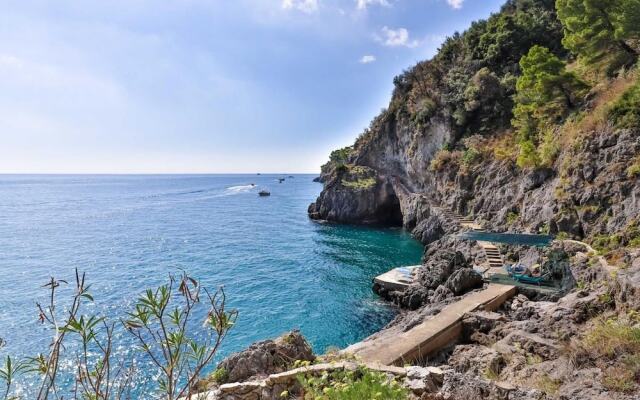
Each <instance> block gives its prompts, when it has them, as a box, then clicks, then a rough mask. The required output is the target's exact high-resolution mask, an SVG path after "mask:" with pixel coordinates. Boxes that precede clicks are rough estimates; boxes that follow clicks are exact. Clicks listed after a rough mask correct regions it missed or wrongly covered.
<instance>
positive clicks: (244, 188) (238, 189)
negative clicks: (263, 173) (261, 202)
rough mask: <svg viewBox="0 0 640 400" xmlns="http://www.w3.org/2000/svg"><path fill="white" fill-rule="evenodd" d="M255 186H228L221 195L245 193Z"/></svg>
mask: <svg viewBox="0 0 640 400" xmlns="http://www.w3.org/2000/svg"><path fill="white" fill-rule="evenodd" d="M256 187H257V186H255V185H239V186H230V187H228V188H227V189H226V190H225V191H224V194H223V195H225V196H231V195H234V194H240V193H246V192H249V191H251V190H252V189H255V188H256Z"/></svg>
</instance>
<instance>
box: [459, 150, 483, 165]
mask: <svg viewBox="0 0 640 400" xmlns="http://www.w3.org/2000/svg"><path fill="white" fill-rule="evenodd" d="M481 158H482V155H481V154H480V152H479V151H478V150H476V148H475V147H470V148H468V149H467V150H465V152H464V153H463V154H462V165H464V166H465V167H470V166H472V165H473V164H475V163H476V162H478V161H480V159H481Z"/></svg>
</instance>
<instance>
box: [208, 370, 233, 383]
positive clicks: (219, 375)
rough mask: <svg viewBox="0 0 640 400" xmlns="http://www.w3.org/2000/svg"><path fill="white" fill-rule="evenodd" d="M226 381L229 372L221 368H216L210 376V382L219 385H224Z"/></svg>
mask: <svg viewBox="0 0 640 400" xmlns="http://www.w3.org/2000/svg"><path fill="white" fill-rule="evenodd" d="M227 379H229V371H227V370H226V369H225V368H222V367H220V368H217V369H216V370H215V371H213V373H212V374H211V380H212V381H214V382H215V383H217V384H219V385H221V384H223V383H226V382H227Z"/></svg>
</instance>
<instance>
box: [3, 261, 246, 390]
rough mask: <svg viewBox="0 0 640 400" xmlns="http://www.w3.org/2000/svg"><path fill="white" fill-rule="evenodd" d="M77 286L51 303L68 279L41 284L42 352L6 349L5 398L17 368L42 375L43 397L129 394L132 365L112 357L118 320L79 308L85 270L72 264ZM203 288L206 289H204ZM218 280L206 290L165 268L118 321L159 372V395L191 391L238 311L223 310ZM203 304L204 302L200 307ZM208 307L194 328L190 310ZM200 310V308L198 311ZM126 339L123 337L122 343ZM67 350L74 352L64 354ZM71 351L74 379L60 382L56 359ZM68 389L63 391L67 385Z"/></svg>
mask: <svg viewBox="0 0 640 400" xmlns="http://www.w3.org/2000/svg"><path fill="white" fill-rule="evenodd" d="M75 279H76V282H75V291H74V295H73V297H72V301H71V305H70V306H69V307H68V308H66V309H65V310H64V311H62V312H59V311H58V310H57V291H58V289H59V288H60V287H61V286H62V285H64V284H67V282H66V281H63V280H56V279H55V278H51V279H50V281H49V282H48V283H47V284H46V285H44V287H45V288H47V289H48V291H49V297H48V298H49V301H48V304H47V305H42V304H40V303H37V308H38V311H39V319H40V321H41V322H42V323H43V324H45V325H48V326H49V327H50V328H51V329H52V330H53V332H54V335H53V338H52V341H51V343H50V347H49V348H50V351H49V353H48V354H38V355H37V356H35V357H33V358H29V359H26V360H20V361H14V360H13V359H11V358H10V357H7V359H6V361H5V363H4V366H3V367H2V368H0V382H4V386H5V394H4V397H3V398H4V399H5V400H8V399H11V400H13V399H19V398H20V397H19V396H17V395H15V394H12V393H13V392H12V390H13V388H12V385H13V383H14V382H15V379H16V378H17V377H18V376H19V375H22V374H26V373H36V374H38V375H40V377H41V383H40V385H39V387H38V389H37V394H36V398H37V399H38V400H46V399H48V398H50V397H53V398H55V399H63V398H73V399H86V400H121V399H131V398H132V397H131V389H132V386H133V385H132V379H133V376H134V373H135V370H134V361H133V360H132V359H127V358H122V357H115V356H114V353H113V348H114V347H115V346H116V343H114V340H115V339H116V336H115V335H114V332H115V330H116V328H117V326H119V325H120V324H117V323H113V322H112V323H108V322H107V321H106V319H105V318H104V317H101V316H97V315H82V314H81V308H82V306H83V305H84V304H85V303H87V302H93V296H92V295H91V294H90V292H89V289H90V286H89V285H86V283H85V275H84V274H82V275H80V274H79V273H78V272H77V271H76V276H75ZM202 294H204V295H202ZM225 306H226V296H225V294H224V290H223V289H222V288H220V289H218V290H217V291H216V292H214V293H213V294H211V293H210V292H209V291H207V290H206V289H204V288H201V287H200V285H199V283H198V281H196V280H195V279H193V278H191V277H189V276H188V275H187V274H184V273H183V274H182V275H180V276H177V277H176V276H174V275H170V276H169V283H168V284H167V285H163V286H160V287H159V288H158V289H156V290H151V289H149V290H147V291H146V292H145V295H144V296H142V297H140V298H139V299H138V300H137V302H136V304H135V306H134V311H132V312H130V313H128V316H129V319H127V320H126V321H122V326H124V328H126V330H127V331H128V332H130V333H131V335H132V336H133V337H134V338H136V340H137V341H138V342H139V344H140V348H141V350H142V351H143V353H145V354H146V355H147V356H148V357H149V358H150V359H151V361H152V363H153V364H154V365H155V366H156V367H157V368H158V372H159V374H160V376H161V378H160V379H159V380H158V387H157V388H156V390H157V392H159V393H158V395H159V398H163V399H167V400H175V399H178V398H181V397H184V398H187V399H190V398H192V396H193V395H194V390H195V387H196V385H195V383H196V381H197V380H198V379H199V377H200V375H201V374H202V372H203V370H204V369H205V368H206V367H207V366H208V365H209V364H210V363H211V361H212V360H213V358H214V356H215V354H216V353H217V351H218V350H219V348H220V345H221V344H222V341H223V340H224V338H225V336H226V335H227V333H228V332H229V330H230V329H231V328H232V327H233V325H234V323H235V320H236V318H237V311H235V310H232V311H230V312H227V311H226V309H225ZM199 309H203V310H199ZM201 312H204V314H206V321H205V324H204V329H198V331H197V332H195V333H194V332H192V330H193V327H194V325H195V321H193V320H194V318H196V315H199V314H198V313H201ZM200 315H201V314H200ZM121 345H122V346H127V345H128V344H127V343H123V344H121ZM67 351H71V352H72V353H73V354H69V355H66V354H64V353H65V352H67ZM68 357H71V358H72V359H73V360H74V361H75V363H74V364H75V368H74V371H73V381H72V382H74V385H73V387H71V388H69V387H68V386H67V387H61V384H60V382H61V381H62V380H64V381H65V382H70V380H68V378H69V377H68V376H64V377H61V375H60V374H59V368H60V362H61V360H63V359H66V358H68ZM67 392H70V395H69V397H67V395H66V393H67Z"/></svg>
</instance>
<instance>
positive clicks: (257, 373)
mask: <svg viewBox="0 0 640 400" xmlns="http://www.w3.org/2000/svg"><path fill="white" fill-rule="evenodd" d="M314 359H315V356H314V355H313V351H312V350H311V346H310V345H309V343H307V341H306V339H305V338H304V336H302V334H300V332H299V331H292V332H289V333H286V334H284V335H282V336H280V337H279V338H277V339H275V340H264V341H262V342H257V343H254V344H252V345H251V346H249V348H247V349H246V350H243V351H241V352H239V353H234V354H232V355H230V356H229V357H227V358H225V359H224V360H223V361H222V362H221V363H220V364H218V369H221V368H223V369H224V370H225V372H226V373H225V375H226V379H225V382H218V383H229V382H242V381H248V380H251V379H255V378H262V377H265V376H267V375H269V374H274V373H279V372H283V371H286V370H287V369H288V368H290V367H291V366H292V364H293V363H294V362H295V361H296V360H305V361H313V360H314Z"/></svg>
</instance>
